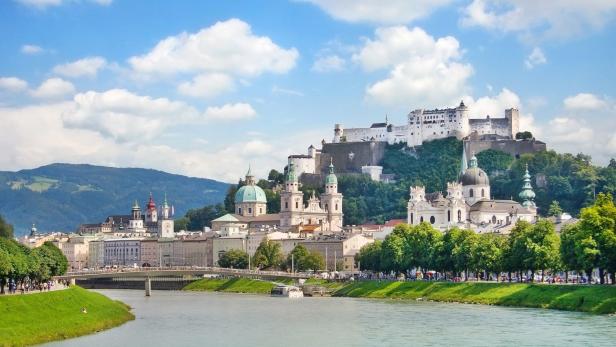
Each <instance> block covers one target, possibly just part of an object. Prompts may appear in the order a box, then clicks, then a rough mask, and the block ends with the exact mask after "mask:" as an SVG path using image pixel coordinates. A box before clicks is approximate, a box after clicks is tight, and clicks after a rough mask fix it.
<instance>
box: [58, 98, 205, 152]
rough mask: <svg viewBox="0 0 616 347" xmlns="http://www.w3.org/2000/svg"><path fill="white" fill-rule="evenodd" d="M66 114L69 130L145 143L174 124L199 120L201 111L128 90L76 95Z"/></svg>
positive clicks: (64, 117) (64, 118) (65, 118)
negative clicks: (84, 130) (90, 132)
mask: <svg viewBox="0 0 616 347" xmlns="http://www.w3.org/2000/svg"><path fill="white" fill-rule="evenodd" d="M72 106H73V107H72V108H70V109H68V110H66V111H65V112H63V113H62V121H63V122H64V125H65V126H66V127H67V128H76V129H87V130H90V131H94V132H97V133H99V134H100V135H102V136H104V137H108V138H112V139H114V140H115V141H118V142H143V141H147V140H150V139H152V138H154V137H155V136H157V135H159V134H160V133H161V132H162V131H163V130H164V129H165V128H167V127H168V126H170V125H172V124H178V123H182V122H192V121H199V119H198V112H197V111H196V110H195V109H194V108H193V107H190V106H188V105H186V104H184V103H183V102H178V101H172V100H169V99H166V98H157V99H155V98H152V97H149V96H141V95H136V94H133V93H131V92H129V91H127V90H124V89H111V90H108V91H106V92H102V93H99V92H94V91H88V92H86V93H80V94H77V95H75V97H74V99H73V105H72Z"/></svg>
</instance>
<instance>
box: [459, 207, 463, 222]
mask: <svg viewBox="0 0 616 347" xmlns="http://www.w3.org/2000/svg"><path fill="white" fill-rule="evenodd" d="M461 221H462V210H458V222H461Z"/></svg>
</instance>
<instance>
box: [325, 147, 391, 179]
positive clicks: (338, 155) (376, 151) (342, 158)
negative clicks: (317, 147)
mask: <svg viewBox="0 0 616 347" xmlns="http://www.w3.org/2000/svg"><path fill="white" fill-rule="evenodd" d="M386 147H387V143H386V142H376V141H371V142H341V143H326V144H324V145H323V149H322V151H321V160H320V165H319V166H320V172H321V173H326V172H327V168H328V166H329V162H330V158H333V161H334V166H335V167H336V172H337V173H359V174H361V167H362V166H365V165H368V166H376V165H380V163H381V161H382V160H383V157H384V156H385V148H386Z"/></svg>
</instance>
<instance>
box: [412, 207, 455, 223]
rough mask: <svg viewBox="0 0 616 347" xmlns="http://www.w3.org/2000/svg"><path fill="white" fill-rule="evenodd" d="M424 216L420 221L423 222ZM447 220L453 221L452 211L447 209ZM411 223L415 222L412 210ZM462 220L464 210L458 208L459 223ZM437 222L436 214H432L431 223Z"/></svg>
mask: <svg viewBox="0 0 616 347" xmlns="http://www.w3.org/2000/svg"><path fill="white" fill-rule="evenodd" d="M423 221H424V217H423V216H420V217H419V223H423ZM447 221H448V222H451V211H447ZM410 222H411V224H414V213H412V212H411V221H410ZM460 222H462V210H458V223H460ZM434 223H436V218H435V217H434V216H430V224H434Z"/></svg>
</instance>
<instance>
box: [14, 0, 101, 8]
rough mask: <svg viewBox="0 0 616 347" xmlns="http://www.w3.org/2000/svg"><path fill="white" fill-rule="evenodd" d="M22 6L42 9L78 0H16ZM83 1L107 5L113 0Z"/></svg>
mask: <svg viewBox="0 0 616 347" xmlns="http://www.w3.org/2000/svg"><path fill="white" fill-rule="evenodd" d="M16 1H17V2H19V3H21V4H22V5H24V6H28V7H33V8H36V9H39V10H43V9H45V8H47V7H52V6H61V5H65V4H68V3H79V2H81V1H79V0H16ZM84 2H91V3H94V4H97V5H101V6H109V5H111V3H112V2H113V0H84Z"/></svg>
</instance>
